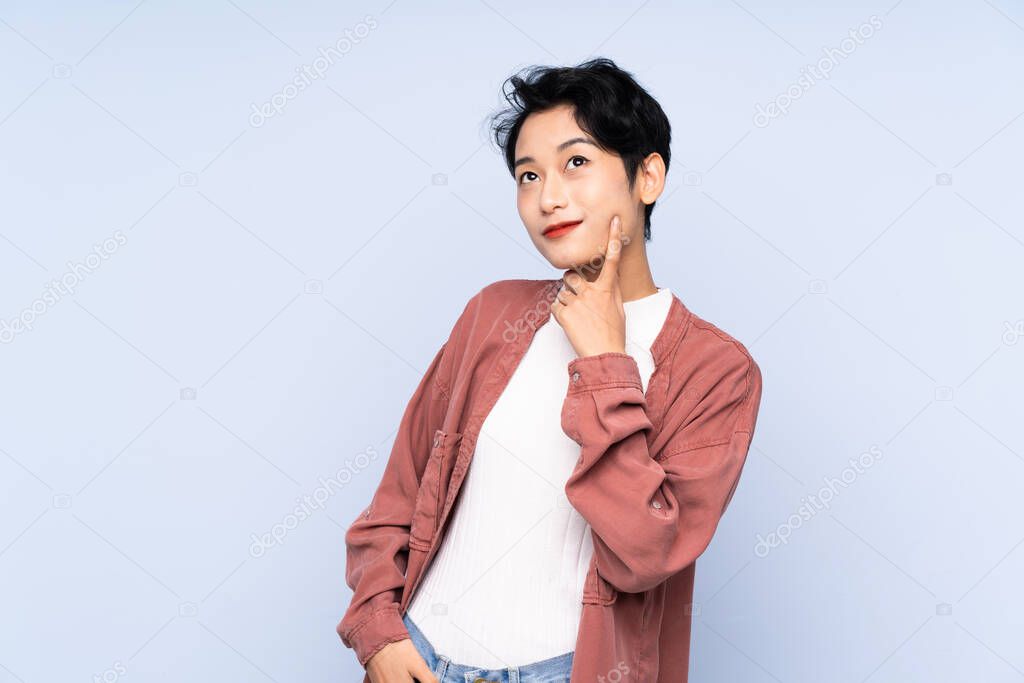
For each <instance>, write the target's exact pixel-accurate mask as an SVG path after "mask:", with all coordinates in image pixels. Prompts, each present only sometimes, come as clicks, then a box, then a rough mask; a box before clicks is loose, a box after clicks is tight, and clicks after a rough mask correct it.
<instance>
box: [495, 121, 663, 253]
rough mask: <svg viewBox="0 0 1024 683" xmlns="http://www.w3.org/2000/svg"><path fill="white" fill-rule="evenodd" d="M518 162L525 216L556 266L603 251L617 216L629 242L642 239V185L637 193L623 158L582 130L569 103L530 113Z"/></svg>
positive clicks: (518, 144) (536, 240) (535, 239)
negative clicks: (558, 228)
mask: <svg viewBox="0 0 1024 683" xmlns="http://www.w3.org/2000/svg"><path fill="white" fill-rule="evenodd" d="M566 143H569V144H566ZM515 160H516V166H515V180H516V205H517V208H518V209H519V217H520V218H522V220H523V225H525V226H526V230H527V232H528V233H529V234H530V239H531V240H533V244H534V246H536V247H537V250H538V251H540V253H541V254H542V255H543V256H544V258H546V259H547V260H548V261H549V262H550V263H551V265H553V266H555V267H556V268H562V269H566V268H571V267H572V266H574V265H583V264H586V263H588V262H590V261H591V260H592V259H594V258H595V257H600V256H601V255H602V254H604V253H605V250H606V247H607V245H608V231H609V229H610V225H611V219H612V216H614V215H616V214H618V216H619V217H620V219H621V220H622V234H623V235H628V236H629V242H632V241H634V240H636V239H637V237H638V236H639V238H640V239H641V241H642V238H643V216H644V214H643V210H644V205H643V203H642V202H641V201H640V198H639V194H638V192H639V190H638V187H639V183H638V184H637V186H638V187H637V188H634V190H635V191H634V192H633V193H631V192H630V190H629V186H628V183H627V182H626V173H625V167H624V166H623V164H622V158H621V157H619V156H618V155H617V154H614V153H610V152H606V151H604V150H602V149H600V148H599V147H598V146H597V145H596V143H595V141H594V140H593V138H592V137H591V136H590V135H588V134H587V133H585V132H583V130H582V129H580V127H579V126H578V125H577V124H576V121H575V119H574V118H573V108H572V107H571V106H570V105H561V106H558V107H555V108H553V109H550V110H548V111H544V112H538V113H536V114H531V115H529V116H528V117H527V118H526V120H525V121H524V122H523V126H522V128H521V129H520V132H519V138H518V140H517V141H516V149H515ZM575 221H582V222H580V223H579V224H578V225H576V226H575V227H573V228H571V229H570V230H568V231H555V232H552V233H549V234H545V231H546V230H548V228H549V226H552V225H555V224H558V223H563V222H575ZM623 243H624V244H625V243H627V240H626V239H625V238H624V239H623Z"/></svg>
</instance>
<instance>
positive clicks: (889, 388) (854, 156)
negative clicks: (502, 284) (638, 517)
mask: <svg viewBox="0 0 1024 683" xmlns="http://www.w3.org/2000/svg"><path fill="white" fill-rule="evenodd" d="M426 5H427V3H413V2H408V1H398V2H393V3H391V4H388V3H387V2H380V3H368V4H365V3H344V4H342V3H328V2H319V3H318V2H305V3H278V4H271V3H259V2H244V1H241V0H229V1H227V2H204V3H198V2H192V3H168V2H159V1H157V0H151V1H149V2H145V1H143V2H139V3H137V4H136V3H132V2H124V3H114V2H111V3H93V6H92V7H91V8H90V9H88V10H86V9H84V8H83V7H82V6H81V5H79V4H77V3H38V2H37V3H29V2H10V3H3V4H2V5H0V63H2V64H3V65H4V69H3V75H2V87H0V206H2V207H3V208H2V214H0V215H2V219H0V272H2V273H3V277H2V287H0V319H2V320H3V321H6V322H7V323H10V321H11V320H12V319H14V318H18V317H19V316H22V315H23V314H25V315H28V316H31V315H32V314H31V313H25V312H26V311H30V310H31V307H32V306H33V302H36V301H37V300H40V299H41V297H42V296H43V292H44V288H45V287H46V286H47V283H49V282H50V281H51V280H54V279H59V278H61V277H64V276H65V275H67V274H69V273H70V274H72V275H71V277H73V272H74V271H72V270H71V268H72V266H73V264H75V263H78V262H82V261H84V260H85V259H86V257H87V256H88V255H89V254H90V253H92V252H93V248H94V246H95V245H100V244H102V243H103V241H104V240H107V239H108V238H116V237H117V236H119V235H121V236H123V239H124V244H120V245H118V244H116V242H110V244H112V245H115V247H116V248H113V250H112V251H111V252H110V253H107V254H106V256H107V258H105V259H103V260H102V261H100V262H99V265H98V267H96V268H95V269H94V270H92V272H84V274H82V271H79V273H80V274H81V275H80V278H79V279H80V282H78V284H77V288H76V290H75V292H74V293H73V294H67V295H64V296H61V297H59V298H58V299H57V300H56V301H51V302H50V303H48V304H47V303H45V302H42V301H41V300H40V301H39V303H38V304H37V307H38V308H37V313H38V314H37V315H35V319H34V323H33V325H32V329H31V330H26V331H24V332H20V333H16V334H13V333H8V334H7V338H6V339H5V342H7V343H3V344H0V378H2V380H3V389H4V390H3V391H2V392H0V499H2V514H0V586H2V588H0V604H2V605H3V612H4V617H3V619H2V620H0V682H2V683H8V682H11V681H23V682H25V683H37V682H50V681H62V682H68V681H92V680H107V681H115V680H122V679H124V680H128V681H186V680H187V681H222V680H229V681H261V680H272V681H279V682H281V683H283V682H285V681H295V682H302V683H312V682H313V681H357V680H360V678H359V677H360V675H361V669H360V668H359V667H358V664H357V662H356V660H355V657H354V655H353V653H352V651H351V650H348V649H346V648H344V647H343V646H342V645H341V643H340V640H339V639H338V636H337V635H336V634H335V632H334V627H335V625H336V623H337V621H338V619H340V617H341V615H342V613H343V612H344V609H345V607H346V606H347V605H348V600H349V597H350V593H349V590H348V588H347V587H346V585H345V582H344V571H345V557H344V541H343V534H344V530H345V528H346V527H347V525H348V524H349V523H350V522H351V521H352V520H353V519H354V518H355V517H356V515H357V514H358V513H359V512H360V511H361V510H362V509H363V507H364V506H365V505H366V503H367V502H368V500H369V497H370V495H371V493H372V491H373V490H374V488H375V486H376V484H377V482H378V481H379V478H380V474H381V472H382V469H383V466H384V462H385V460H386V456H387V454H388V453H389V449H390V444H391V441H392V439H393V437H394V431H395V429H396V428H397V425H398V421H399V419H400V417H401V413H402V411H403V409H404V407H405V402H406V401H407V400H408V397H409V395H410V394H411V392H412V390H413V388H414V387H415V385H416V383H417V382H418V381H419V379H420V377H421V375H422V372H423V370H424V369H425V367H426V365H427V363H428V362H429V361H430V358H431V357H432V355H433V353H434V352H435V351H436V349H437V347H438V346H439V345H440V343H441V342H442V341H443V340H444V338H445V337H446V336H447V334H448V331H449V329H450V327H451V324H452V323H453V322H454V320H455V318H456V316H457V315H458V313H459V312H460V311H461V310H462V307H463V305H464V304H465V301H466V300H467V299H468V298H469V297H470V296H471V295H472V294H474V293H475V292H476V291H478V290H479V289H480V288H481V287H482V286H483V285H485V284H487V283H489V282H493V281H495V280H499V279H503V278H514V277H527V278H547V277H556V276H557V274H558V273H559V272H560V271H557V270H555V269H552V268H551V267H550V266H549V265H548V264H547V263H546V262H545V261H543V260H542V259H541V257H540V256H539V255H538V254H537V253H536V251H535V250H534V249H533V247H532V245H531V243H530V242H529V239H528V238H527V236H526V234H525V231H524V229H523V226H522V224H521V222H520V221H519V218H518V215H517V213H516V209H515V202H514V186H513V184H512V181H511V179H510V178H509V176H508V174H507V171H506V170H505V168H504V166H503V164H502V162H501V159H500V158H499V156H498V154H497V152H496V151H495V150H494V149H493V148H492V147H491V146H490V145H489V144H488V143H487V130H486V128H485V125H484V123H485V117H486V116H487V115H488V114H489V113H490V112H491V111H493V110H494V109H495V108H496V107H497V106H498V105H499V104H500V103H501V99H500V85H501V82H502V81H503V79H504V78H505V77H506V76H508V75H509V74H511V73H512V72H513V71H515V70H516V69H517V68H519V67H523V66H526V65H529V64H536V63H540V64H576V63H578V62H580V61H583V60H584V59H586V58H588V57H592V56H597V55H603V56H609V57H611V58H613V59H615V60H616V61H617V62H618V63H619V65H620V66H622V67H623V68H625V69H627V70H629V71H631V72H633V73H634V74H635V75H636V76H637V78H638V79H639V80H640V81H641V83H642V84H644V85H645V86H646V87H648V88H649V89H650V91H651V93H652V94H653V95H654V96H655V97H656V98H657V99H658V100H659V101H660V102H661V104H662V105H663V107H664V108H665V110H666V112H667V114H668V115H669V118H670V120H671V122H672V124H673V154H674V156H673V159H672V165H671V168H670V172H669V176H668V187H667V189H666V192H665V194H664V196H663V198H662V199H661V200H659V202H658V204H657V208H656V209H655V212H654V216H653V218H654V221H653V234H654V240H653V241H652V242H651V243H650V244H649V245H648V248H649V252H650V257H651V262H652V268H653V272H654V276H655V281H656V283H657V284H658V285H659V286H668V287H671V288H672V290H673V291H674V292H676V293H677V295H679V296H680V298H682V299H683V301H684V302H685V303H686V304H687V305H688V306H689V307H690V308H692V309H693V310H694V311H695V312H697V313H698V314H699V315H701V316H703V317H705V318H707V319H709V320H711V321H712V322H715V323H716V324H718V325H719V326H720V327H721V328H723V329H724V330H726V331H728V332H729V333H731V334H733V335H734V336H735V337H737V338H738V339H739V340H741V341H742V342H744V343H745V344H746V345H747V346H748V348H749V349H750V351H751V353H752V354H753V355H754V357H755V358H756V359H757V361H758V363H759V364H760V366H761V369H762V372H763V376H764V396H763V402H762V408H761V415H760V419H759V424H758V428H757V433H756V437H755V440H754V444H753V446H752V448H751V451H750V455H749V458H748V461H747V465H746V469H745V471H744V474H743V478H742V480H741V484H740V486H739V488H738V490H737V491H736V495H735V498H734V500H733V502H732V505H731V506H730V508H729V510H728V512H727V514H726V516H725V517H724V519H723V521H722V523H721V525H720V527H719V530H718V533H717V535H716V537H715V539H714V541H713V543H712V545H711V547H710V549H709V550H708V551H707V553H706V554H705V555H704V556H703V557H702V558H701V559H700V561H699V562H698V579H697V586H696V597H695V599H696V602H697V605H698V609H699V614H697V615H696V616H695V617H694V633H693V651H692V665H691V680H693V681H723V682H724V681H745V682H749V683H761V682H768V681H782V682H786V683H797V682H804V681H806V682H812V681H813V682H817V681H832V682H837V683H839V682H847V681H849V682H855V683H861V682H863V681H871V682H872V683H888V682H892V683H897V682H899V683H910V682H912V681H922V682H923V681H928V682H929V683H936V682H940V681H941V682H946V681H987V682H991V683H1000V682H1003V681H1020V680H1021V679H1022V677H1024V649H1022V647H1021V642H1022V632H1024V610H1022V609H1021V607H1022V596H1024V589H1022V588H1021V586H1020V577H1021V575H1022V574H1024V548H1022V547H1021V541H1022V540H1024V539H1022V536H1024V524H1022V520H1024V514H1022V513H1024V502H1022V496H1021V485H1022V483H1024V455H1022V453H1024V434H1022V432H1021V429H1020V418H1021V395H1020V391H1021V379H1022V377H1024V343H1021V342H1022V339H1024V297H1022V296H1021V295H1022V293H1024V276H1022V269H1021V263H1022V258H1024V242H1022V240H1024V228H1022V219H1024V201H1022V199H1021V198H1022V197H1024V194H1022V193H1021V192H1020V185H1021V171H1020V160H1021V158H1022V152H1024V118H1022V114H1024V89H1022V88H1020V74H1021V73H1022V71H1024V9H1022V7H1021V5H1020V4H1019V3H1014V2H1009V1H1008V0H992V1H991V2H988V1H985V0H979V1H966V0H963V1H959V2H924V1H923V0H916V1H915V0H905V1H903V2H895V1H893V2H886V3H830V4H829V6H821V5H820V4H819V3H809V2H802V3H801V2H782V3H764V2H754V1H749V2H743V3H736V2H710V1H705V2H686V3H667V2H654V1H651V2H643V3H628V4H625V5H617V6H608V7H601V6H594V5H593V4H592V3H558V4H555V5H552V4H550V3H541V2H515V3H512V2H501V3H497V2H493V1H489V2H473V1H468V0H467V1H465V2H445V3H431V4H430V7H429V8H428V7H427V6H426ZM872 15H876V16H877V18H878V20H879V21H880V22H881V28H880V29H878V30H875V31H874V35H872V36H871V38H869V39H867V40H865V41H863V44H862V45H859V46H857V47H856V49H855V50H853V51H852V53H851V54H848V55H846V56H845V57H842V58H841V59H838V60H837V63H836V64H835V67H834V69H833V71H832V73H831V77H830V78H829V79H828V80H821V81H819V82H817V83H815V84H813V85H812V86H811V87H809V88H807V89H806V90H805V91H803V92H801V94H800V97H798V98H797V99H795V100H793V101H792V102H791V106H790V107H789V109H788V113H786V114H785V115H783V116H779V117H777V118H775V119H772V120H771V121H770V122H769V125H767V126H758V125H756V124H755V122H754V114H755V112H756V111H757V106H758V105H766V104H767V103H768V102H769V101H771V100H773V99H774V98H775V97H776V96H777V95H779V94H780V93H784V92H785V91H786V90H787V88H789V86H791V85H793V84H795V83H797V80H798V79H799V77H800V75H801V70H802V69H803V68H804V67H805V66H807V65H808V64H813V63H816V62H817V61H818V60H819V59H821V58H822V57H823V54H824V53H823V49H825V48H829V47H833V48H838V47H840V44H841V41H842V40H843V39H844V38H847V37H848V32H849V31H850V29H855V28H856V27H858V26H860V25H861V24H865V23H867V22H869V21H870V17H871V16H872ZM370 22H372V23H373V25H374V27H373V28H372V29H370V30H368V31H364V30H363V28H366V27H367V26H368V25H369V23H370ZM361 24H362V25H363V28H359V27H360V25H361ZM346 32H351V35H353V36H356V35H357V33H358V34H360V35H361V37H357V40H355V41H354V42H353V43H352V44H350V45H345V46H344V47H345V48H346V49H345V52H344V54H339V55H338V56H337V57H336V59H335V60H334V62H333V63H332V64H331V65H330V67H329V69H328V70H327V71H326V75H325V76H324V77H323V78H321V79H318V80H315V81H313V82H312V83H311V85H310V87H308V88H306V89H305V90H303V91H301V92H298V93H296V94H295V95H296V96H295V97H293V98H290V99H288V98H285V106H284V107H283V108H282V110H281V112H280V113H278V114H276V115H275V116H272V117H269V118H268V119H267V120H265V121H263V122H262V125H259V126H256V125H253V124H252V122H251V121H250V114H251V112H252V106H253V105H254V104H255V105H260V104H262V103H264V102H267V101H269V100H270V99H271V98H272V97H273V96H274V95H276V94H279V93H281V92H282V89H283V88H284V86H285V85H286V84H287V83H288V82H289V81H290V80H291V79H292V78H294V77H295V76H296V73H297V72H296V69H299V68H301V67H303V66H307V65H312V64H313V62H314V60H315V59H316V58H317V56H318V52H317V51H318V49H319V48H326V47H328V46H331V45H334V44H336V43H337V42H338V40H339V39H341V38H343V37H344V36H346ZM438 174H441V175H438ZM943 174H946V175H943ZM950 179H951V182H949V181H950ZM69 262H70V263H71V264H72V265H70V266H69V265H68V264H69ZM12 335H13V336H12ZM0 336H3V333H2V332H0ZM871 448H876V451H877V452H878V453H881V457H878V458H877V460H876V461H875V462H874V463H873V464H872V465H871V467H870V468H869V469H867V470H864V471H862V473H860V474H859V475H857V476H856V478H855V481H853V482H852V483H851V484H850V485H849V486H847V487H841V488H840V489H839V493H838V495H836V496H835V500H834V501H833V502H832V504H831V506H830V509H828V510H821V511H818V512H817V513H816V514H814V515H812V516H810V518H809V519H807V520H806V521H801V522H800V523H799V526H798V527H797V526H796V522H793V523H791V522H790V521H788V520H790V516H791V515H793V514H795V513H798V512H799V510H800V508H801V506H802V505H804V504H805V503H806V499H807V497H808V496H809V495H811V494H814V493H815V492H817V491H818V490H819V489H820V488H821V487H822V486H824V485H825V479H826V478H829V477H840V476H841V474H842V473H843V470H844V468H846V467H847V466H848V460H849V459H850V458H856V457H857V456H858V455H860V454H862V453H865V452H869V449H871ZM367 453H370V454H374V455H375V456H376V457H375V458H374V459H372V460H370V461H369V463H364V464H363V466H362V467H359V468H358V472H357V475H356V476H355V477H353V478H352V479H351V481H346V483H345V485H344V486H343V487H340V488H335V489H333V490H332V492H331V495H330V496H329V499H328V500H327V502H326V506H325V507H324V508H323V509H317V510H315V511H314V512H313V514H311V515H310V516H309V517H308V518H307V519H304V520H302V521H301V523H298V524H297V526H294V528H292V529H289V530H288V532H287V534H286V535H285V537H284V538H283V539H282V540H281V541H280V542H279V543H275V544H274V545H272V546H270V547H267V548H264V550H265V552H263V553H262V554H259V553H253V552H251V551H250V547H251V544H252V543H253V540H252V538H253V536H252V535H253V534H255V535H257V536H259V535H261V534H265V533H268V532H269V531H270V530H271V529H272V528H274V525H277V524H283V523H284V522H285V520H288V519H289V518H288V515H289V513H291V512H292V511H293V508H294V507H295V506H296V500H297V499H300V498H301V497H302V496H306V495H314V494H315V492H316V491H317V489H318V488H319V487H321V486H322V484H321V483H320V482H321V480H327V479H329V478H331V477H333V476H335V475H336V473H337V472H338V471H339V469H341V468H344V467H347V466H350V464H351V463H352V462H356V461H357V457H359V456H360V455H366V454H367ZM787 524H788V525H790V527H791V528H790V531H791V532H792V533H791V536H790V537H789V538H788V540H787V542H786V543H785V544H783V545H779V546H778V547H776V548H774V549H772V550H771V551H770V552H768V553H767V554H766V555H765V556H764V557H761V556H759V555H758V554H757V552H756V548H757V539H758V536H759V535H762V536H766V535H767V534H769V533H771V532H772V531H775V530H777V529H778V528H779V527H780V526H785V525H787ZM256 555H258V556H256ZM97 677H98V678H97Z"/></svg>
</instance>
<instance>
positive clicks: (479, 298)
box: [463, 279, 558, 320]
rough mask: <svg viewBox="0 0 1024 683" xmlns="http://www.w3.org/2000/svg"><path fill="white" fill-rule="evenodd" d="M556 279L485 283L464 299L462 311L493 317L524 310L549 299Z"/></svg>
mask: <svg viewBox="0 0 1024 683" xmlns="http://www.w3.org/2000/svg"><path fill="white" fill-rule="evenodd" d="M557 283H558V280H528V279H507V280H497V281H495V282H491V283H490V284H487V285H484V286H483V287H481V288H480V290H479V291H477V292H476V294H474V295H473V296H472V297H470V299H469V301H468V302H467V303H466V309H465V311H464V312H463V315H467V314H469V313H472V314H473V315H474V316H475V317H476V318H478V319H480V318H482V319H485V320H494V319H496V318H501V317H503V316H507V315H509V314H512V313H515V312H518V311H523V310H527V309H529V308H531V307H534V306H536V305H537V304H538V303H541V302H545V301H546V302H547V303H550V301H551V300H553V298H554V290H555V289H556V288H557V287H556V285H557Z"/></svg>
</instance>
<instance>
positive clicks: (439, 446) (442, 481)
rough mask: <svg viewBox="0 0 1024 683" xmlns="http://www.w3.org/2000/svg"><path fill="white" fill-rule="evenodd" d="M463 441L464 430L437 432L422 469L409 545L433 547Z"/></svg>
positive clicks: (422, 547)
mask: <svg viewBox="0 0 1024 683" xmlns="http://www.w3.org/2000/svg"><path fill="white" fill-rule="evenodd" d="M461 441H462V433H461V432H446V431H444V430H443V429H438V430H436V431H435V432H434V439H433V441H432V442H431V445H430V457H429V458H428V459H427V466H426V469H424V470H423V477H422V478H421V479H420V485H419V490H418V491H417V492H416V503H415V505H414V507H413V512H412V525H411V526H410V528H409V545H410V546H418V547H419V548H420V549H426V548H429V547H430V542H431V541H432V540H433V538H434V533H435V532H436V531H437V521H438V518H439V517H440V516H441V508H442V506H443V505H444V498H445V496H446V495H447V493H448V481H449V479H450V478H451V473H452V468H453V466H454V464H455V457H456V455H457V451H458V446H459V443H460V442H461Z"/></svg>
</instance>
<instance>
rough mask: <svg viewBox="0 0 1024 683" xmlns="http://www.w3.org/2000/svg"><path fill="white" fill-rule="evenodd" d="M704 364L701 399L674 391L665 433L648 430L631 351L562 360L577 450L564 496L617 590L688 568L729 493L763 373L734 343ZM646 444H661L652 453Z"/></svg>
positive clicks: (567, 424) (632, 589) (565, 424)
mask: <svg viewBox="0 0 1024 683" xmlns="http://www.w3.org/2000/svg"><path fill="white" fill-rule="evenodd" d="M708 366H709V367H713V368H714V369H715V370H714V374H703V375H702V377H708V376H711V377H719V379H718V380H717V381H715V382H714V385H713V386H710V387H708V388H707V389H706V390H702V395H701V397H700V398H699V400H694V398H693V396H692V395H693V392H694V391H695V390H694V389H692V388H687V389H686V390H685V391H679V392H678V395H677V398H676V399H675V401H674V402H673V403H671V404H670V405H669V406H668V408H667V411H666V414H665V419H664V424H665V427H663V429H672V430H673V433H672V434H670V435H665V434H661V435H652V434H651V431H652V430H653V429H654V426H653V424H652V423H651V421H650V419H648V416H647V404H646V400H645V397H644V393H643V389H642V384H641V381H640V374H639V369H638V368H637V365H636V361H635V360H634V359H633V358H632V356H629V355H628V354H625V353H618V352H607V353H601V354H597V355H593V356H584V357H580V358H576V359H574V360H573V361H571V362H570V363H569V366H568V370H569V379H570V381H569V389H568V392H567V395H566V398H565V401H564V403H563V407H562V428H563V430H564V431H565V433H566V434H567V435H568V436H569V437H570V438H572V439H573V440H574V441H576V442H577V443H579V444H580V446H581V449H580V458H579V460H578V462H577V464H576V467H575V468H574V470H573V472H572V474H571V475H570V476H569V479H568V481H567V482H566V485H565V492H566V496H567V497H568V498H569V501H570V502H571V503H572V505H573V507H574V508H576V510H578V511H579V513H580V514H581V515H582V516H583V517H584V518H585V519H586V520H587V522H588V523H589V524H590V526H591V530H592V532H593V541H594V555H595V556H596V562H597V568H598V572H599V573H600V574H601V576H602V577H603V578H604V579H605V580H607V581H608V582H609V583H610V584H612V585H613V586H615V588H616V589H618V590H620V591H622V592H627V593H638V592H642V591H646V590H649V589H651V588H653V587H655V586H657V585H658V584H660V583H662V582H664V581H665V580H666V579H668V578H669V577H670V576H672V575H673V574H676V573H678V572H679V571H681V570H682V569H684V568H686V567H687V566H689V565H690V564H692V563H693V562H694V561H695V560H696V559H697V557H698V556H699V555H700V554H701V553H702V552H704V549H705V548H706V547H707V545H708V543H709V542H710V541H711V537H712V535H713V534H714V532H715V529H716V527H717V525H718V520H719V519H720V517H721V515H722V514H723V513H724V512H725V508H726V506H727V505H728V504H729V501H730V500H731V498H732V494H733V492H734V491H735V488H736V485H737V483H738V480H739V476H740V471H741V469H742V467H743V463H744V460H745V459H746V455H747V449H748V447H749V445H750V440H751V437H752V435H753V431H754V425H755V422H756V419H757V411H758V407H759V404H760V398H761V373H760V370H759V368H758V366H757V364H756V363H755V362H754V361H753V359H751V358H750V357H749V355H747V354H745V353H743V354H739V353H735V350H734V349H730V353H729V356H728V358H726V357H725V356H723V357H722V358H720V359H719V358H715V359H713V360H711V361H710V362H709V364H708ZM576 373H579V374H576ZM656 436H657V437H659V438H657V439H656V438H655V437H656ZM663 437H667V438H663ZM648 440H650V441H651V443H654V442H655V441H661V443H662V444H664V445H663V447H661V448H660V449H659V450H658V452H657V453H652V452H650V450H649V447H648Z"/></svg>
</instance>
